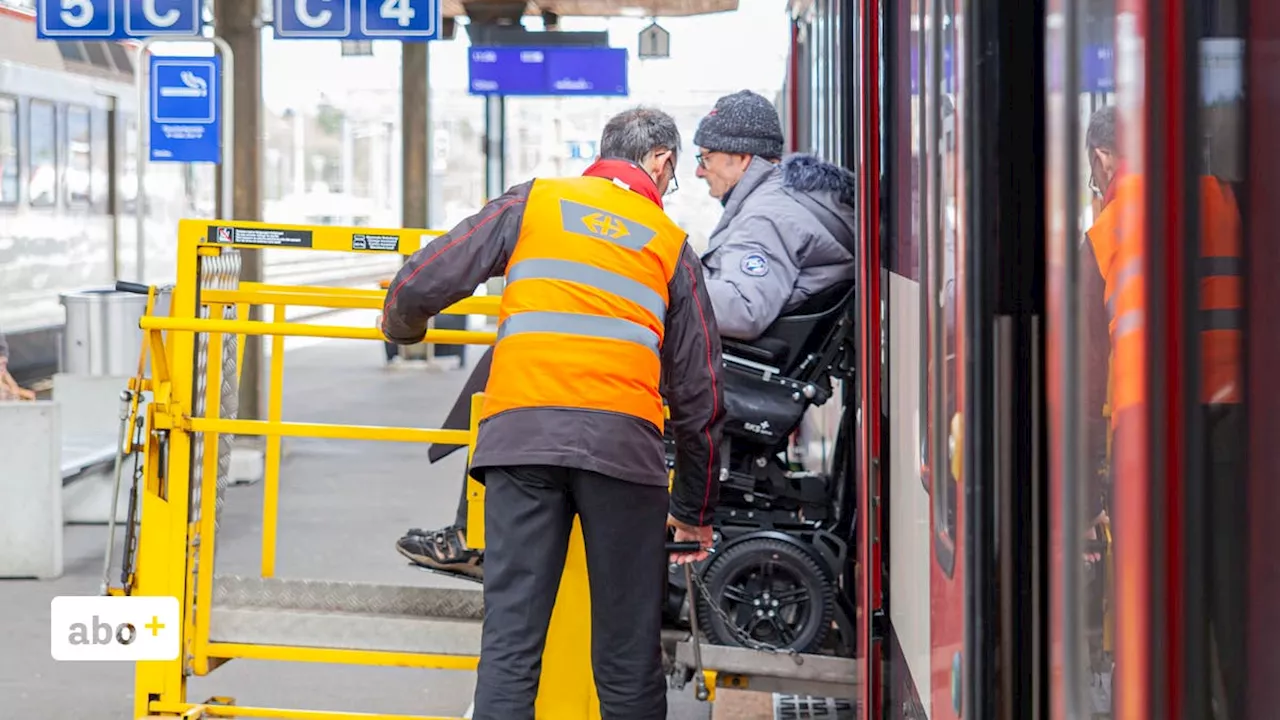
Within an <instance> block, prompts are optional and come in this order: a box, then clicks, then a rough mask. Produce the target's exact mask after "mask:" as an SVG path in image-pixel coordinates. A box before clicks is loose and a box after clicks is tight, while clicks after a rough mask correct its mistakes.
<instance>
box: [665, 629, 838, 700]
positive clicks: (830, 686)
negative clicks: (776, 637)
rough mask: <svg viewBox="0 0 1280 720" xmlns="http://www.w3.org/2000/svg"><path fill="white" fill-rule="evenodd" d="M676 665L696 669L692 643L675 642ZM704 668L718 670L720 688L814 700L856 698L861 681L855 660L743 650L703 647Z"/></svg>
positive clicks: (717, 676) (684, 640)
mask: <svg viewBox="0 0 1280 720" xmlns="http://www.w3.org/2000/svg"><path fill="white" fill-rule="evenodd" d="M676 663H678V664H679V665H683V666H684V667H687V668H692V667H694V656H693V644H692V641H691V640H690V639H689V638H688V636H687V635H686V637H685V639H683V640H681V641H679V642H677V643H676ZM702 667H703V669H704V670H710V671H715V673H716V684H717V685H718V686H719V687H731V688H741V689H744V690H755V691H761V692H776V693H792V694H800V695H812V696H815V697H835V698H851V697H855V695H856V693H857V691H858V687H859V685H860V679H859V677H858V665H857V662H856V661H855V660H853V659H852V658H842V657H832V656H829V655H789V654H786V653H769V652H762V651H760V650H752V649H750V648H743V647H727V646H724V645H708V644H706V643H703V645H702Z"/></svg>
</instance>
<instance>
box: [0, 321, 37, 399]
mask: <svg viewBox="0 0 1280 720" xmlns="http://www.w3.org/2000/svg"><path fill="white" fill-rule="evenodd" d="M35 399H36V394H35V393H34V392H31V391H30V390H27V389H26V388H23V387H21V386H19V385H18V383H17V382H16V381H15V380H14V379H13V376H12V375H10V374H9V341H8V340H6V339H5V336H4V331H3V330H0V400H35Z"/></svg>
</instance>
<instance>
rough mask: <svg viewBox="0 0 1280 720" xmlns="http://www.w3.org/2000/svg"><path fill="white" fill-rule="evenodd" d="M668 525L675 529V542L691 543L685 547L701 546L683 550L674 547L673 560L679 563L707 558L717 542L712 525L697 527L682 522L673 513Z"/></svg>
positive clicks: (668, 519) (668, 518) (671, 553)
mask: <svg viewBox="0 0 1280 720" xmlns="http://www.w3.org/2000/svg"><path fill="white" fill-rule="evenodd" d="M667 527H670V528H674V529H675V537H674V538H673V540H674V542H676V543H690V545H683V548H689V547H693V548H700V549H694V550H688V549H683V550H681V551H676V550H674V549H672V551H671V552H670V555H671V562H673V563H676V564H679V565H684V564H686V563H693V562H701V561H702V560H706V559H707V557H708V556H709V555H710V552H709V551H710V550H711V546H712V545H713V544H714V543H715V537H714V536H713V533H712V529H711V526H710V525H703V526H702V527H696V526H693V525H689V524H688V523H684V522H680V521H679V520H677V519H675V518H674V517H672V516H671V515H668V516H667Z"/></svg>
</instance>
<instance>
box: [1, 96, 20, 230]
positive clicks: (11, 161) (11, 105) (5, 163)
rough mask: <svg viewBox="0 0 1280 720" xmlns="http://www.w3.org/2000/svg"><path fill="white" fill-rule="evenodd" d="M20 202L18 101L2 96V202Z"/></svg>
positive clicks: (6, 203) (8, 203) (9, 203)
mask: <svg viewBox="0 0 1280 720" xmlns="http://www.w3.org/2000/svg"><path fill="white" fill-rule="evenodd" d="M16 202H18V103H17V101H16V100H14V99H13V98H7V97H0V203H3V204H5V205H12V204H14V203H16Z"/></svg>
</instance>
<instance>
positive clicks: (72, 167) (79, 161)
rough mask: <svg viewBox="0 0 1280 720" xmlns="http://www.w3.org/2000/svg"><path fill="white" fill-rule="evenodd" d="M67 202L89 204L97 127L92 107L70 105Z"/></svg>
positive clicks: (78, 205) (79, 204) (68, 108)
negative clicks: (93, 119)
mask: <svg viewBox="0 0 1280 720" xmlns="http://www.w3.org/2000/svg"><path fill="white" fill-rule="evenodd" d="M66 147H67V150H66V158H67V167H66V175H65V177H66V183H65V189H66V192H67V197H66V202H67V205H68V206H76V207H82V206H85V205H88V204H89V202H90V200H91V198H92V188H93V131H92V126H91V124H90V121H89V108H87V107H83V106H81V105H68V106H67V146H66Z"/></svg>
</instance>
